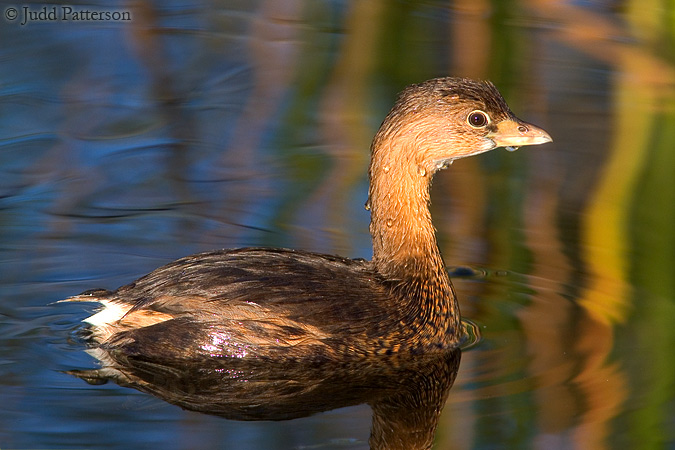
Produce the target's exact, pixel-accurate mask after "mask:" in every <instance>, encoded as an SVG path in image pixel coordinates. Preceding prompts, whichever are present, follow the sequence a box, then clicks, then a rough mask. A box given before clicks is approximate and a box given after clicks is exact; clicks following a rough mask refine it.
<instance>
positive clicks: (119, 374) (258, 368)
mask: <svg viewBox="0 0 675 450" xmlns="http://www.w3.org/2000/svg"><path fill="white" fill-rule="evenodd" d="M89 353H91V354H92V355H93V356H95V357H96V358H97V359H99V360H100V361H101V363H102V367H101V368H99V369H93V370H72V371H69V372H67V373H69V374H71V375H75V376H77V377H79V378H81V379H83V380H85V381H87V382H88V383H90V384H104V383H106V382H107V381H108V380H111V381H114V382H115V383H117V384H119V385H121V386H125V387H131V388H134V389H138V390H139V391H142V392H146V393H149V394H152V395H154V396H156V397H159V398H160V399H162V400H164V401H167V402H169V403H172V404H174V405H178V406H180V407H182V408H184V409H188V410H191V411H197V412H201V413H205V414H212V415H217V416H221V417H225V418H227V419H232V420H287V419H295V418H299V417H305V416H309V415H311V414H314V413H318V412H322V411H328V410H331V409H335V408H341V407H345V406H352V405H359V404H363V403H367V404H369V405H370V406H371V408H372V410H373V419H372V426H371V435H370V440H369V444H370V448H372V449H426V448H431V445H432V443H433V439H434V433H435V430H436V425H437V424H438V418H439V416H440V414H441V410H442V409H443V405H444V404H445V401H446V398H447V396H448V393H449V391H450V388H451V387H452V384H453V382H454V381H455V376H456V375H457V371H458V369H459V362H460V355H461V350H460V349H459V348H451V349H448V350H444V351H439V352H431V353H428V354H423V355H411V354H398V355H391V356H381V357H376V358H370V359H363V360H355V361H350V362H345V363H342V364H340V363H335V362H331V361H329V362H327V361H321V360H317V361H313V362H309V363H308V362H307V361H302V362H301V361H293V360H286V361H283V362H279V361H274V362H271V361H269V360H265V359H252V358H236V357H233V358H205V359H204V360H202V361H199V362H194V363H191V364H175V365H169V363H168V362H167V363H166V365H164V364H161V363H157V362H155V361H147V360H143V359H139V358H129V357H125V356H124V355H122V354H119V353H117V354H116V353H115V352H111V353H109V352H107V351H106V350H104V349H102V348H92V349H90V350H89Z"/></svg>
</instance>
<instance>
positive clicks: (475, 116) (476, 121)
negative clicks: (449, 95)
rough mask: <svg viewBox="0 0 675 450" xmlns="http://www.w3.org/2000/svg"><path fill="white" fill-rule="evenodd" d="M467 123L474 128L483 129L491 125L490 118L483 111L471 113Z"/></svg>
mask: <svg viewBox="0 0 675 450" xmlns="http://www.w3.org/2000/svg"><path fill="white" fill-rule="evenodd" d="M466 121H467V122H468V123H469V125H471V126H472V127H474V128H482V127H484V126H485V125H487V124H488V123H490V117H489V116H488V115H487V114H486V113H484V112H483V111H480V110H476V111H471V112H470V113H469V115H468V116H467V118H466Z"/></svg>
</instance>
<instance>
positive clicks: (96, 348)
mask: <svg viewBox="0 0 675 450" xmlns="http://www.w3.org/2000/svg"><path fill="white" fill-rule="evenodd" d="M550 140H551V139H550V137H549V136H548V135H547V134H546V133H545V132H544V131H543V130H541V129H538V128H536V127H534V126H532V125H530V124H527V123H524V122H522V121H520V120H519V119H517V118H516V117H515V116H514V115H513V113H512V112H511V111H510V109H509V108H508V106H507V105H506V103H505V101H504V99H503V98H502V97H501V95H500V94H499V92H498V91H497V89H496V88H495V87H494V86H493V85H492V84H491V83H488V82H479V81H473V80H468V79H461V78H439V79H435V80H430V81H427V82H424V83H421V84H417V85H412V86H409V87H408V88H406V89H405V90H404V91H403V92H402V93H401V95H400V96H399V99H398V100H397V102H396V104H395V105H394V107H393V109H392V111H391V112H390V113H389V114H388V115H387V117H386V118H385V120H384V122H383V124H382V126H381V127H380V130H379V131H378V133H377V135H376V136H375V138H374V141H373V145H372V148H371V164H370V169H369V176H370V190H369V198H368V208H369V209H370V211H371V226H370V231H371V234H372V237H373V260H372V261H364V260H353V259H346V258H341V257H337V256H330V255H321V254H316V253H309V252H303V251H295V250H283V249H261V248H246V249H238V250H222V251H214V252H208V253H202V254H197V255H193V256H188V257H185V258H182V259H179V260H177V261H174V262H172V263H170V264H168V265H166V266H164V267H160V268H159V269H157V270H155V271H154V272H152V273H150V274H148V275H146V276H144V277H142V278H140V279H138V280H137V281H135V282H133V283H131V284H129V285H126V286H123V287H121V288H119V289H117V290H115V291H102V290H98V291H88V292H85V293H82V294H81V295H79V296H76V297H73V298H71V299H69V300H74V301H97V302H100V303H102V304H103V305H104V306H105V307H106V308H105V310H103V311H102V312H100V313H98V314H96V315H94V316H92V317H90V318H89V319H87V321H88V322H89V323H90V325H91V326H90V343H91V346H92V350H91V351H92V353H93V354H95V356H97V357H99V358H100V359H101V360H102V361H103V365H104V368H103V369H101V371H99V372H98V373H97V374H94V373H91V372H90V373H87V374H82V373H81V374H80V375H82V376H83V377H84V378H87V379H89V381H93V380H94V378H96V376H100V377H102V378H105V377H106V376H110V377H116V380H117V381H118V382H122V383H124V382H125V380H126V382H128V383H131V381H130V380H132V379H134V377H139V373H140V374H141V375H140V377H141V378H143V376H142V374H143V373H146V374H147V373H150V372H152V371H151V370H150V368H153V367H154V368H155V369H156V370H159V371H160V372H161V371H169V372H170V371H172V370H174V371H176V370H177V371H186V370H187V371H189V370H188V369H187V368H189V367H194V368H196V369H195V370H196V373H195V374H193V375H195V376H198V373H199V372H200V371H201V372H203V373H206V372H208V373H210V374H212V375H213V374H220V375H217V376H216V379H217V380H219V381H218V382H217V383H221V384H222V383H224V382H226V381H227V380H230V381H231V380H236V379H237V377H238V376H241V377H244V378H245V379H246V380H247V381H248V383H244V384H242V385H240V386H239V389H240V390H239V391H237V394H236V396H235V397H236V401H235V399H234V398H233V397H231V398H230V399H231V404H230V405H225V403H227V402H228V400H227V398H225V396H223V398H221V399H220V401H222V403H223V404H224V406H223V408H222V411H224V412H221V413H220V414H221V415H225V416H227V417H231V418H242V419H252V418H272V419H278V418H288V417H293V416H294V415H293V414H292V413H290V412H286V413H283V414H280V413H274V414H272V413H270V412H268V413H267V415H265V413H262V412H256V413H251V412H250V407H246V406H245V402H246V398H247V396H248V398H250V399H251V401H252V402H253V403H256V402H257V403H260V402H261V401H262V400H261V399H260V395H261V394H260V392H258V391H257V390H256V389H254V388H253V386H255V387H258V388H259V387H261V386H264V385H265V382H266V381H267V382H270V383H271V381H269V380H270V379H271V378H274V377H271V378H270V373H274V372H278V371H279V370H284V371H285V373H286V374H287V375H285V376H284V377H283V379H284V380H285V381H284V382H283V383H282V385H284V386H287V387H288V386H291V385H292V384H293V379H294V377H295V380H296V381H297V380H301V379H305V380H306V379H307V377H308V375H307V373H308V370H309V368H312V369H311V370H312V371H313V372H312V375H311V376H312V377H316V378H317V379H319V378H320V377H319V376H318V375H316V374H317V373H321V372H323V371H328V372H331V373H333V374H335V373H339V374H341V376H346V375H345V374H347V373H350V370H356V368H359V369H358V370H364V367H366V366H368V367H372V364H375V362H374V361H376V360H378V358H379V361H383V360H385V359H386V358H396V357H397V355H400V356H401V357H409V356H411V355H422V354H429V353H432V352H445V351H447V350H448V349H451V348H453V347H455V346H456V345H457V344H458V341H459V339H460V337H461V336H460V335H461V329H460V316H459V310H458V306H457V301H456V298H455V294H454V292H453V289H452V285H451V282H450V279H449V277H448V274H447V272H446V270H445V267H444V264H443V260H442V258H441V255H440V252H439V250H438V247H437V245H436V239H435V234H434V228H433V225H432V223H431V216H430V213H429V209H428V204H429V198H430V197H429V188H430V183H431V178H432V176H433V174H434V173H435V172H436V171H438V170H439V169H442V168H445V167H446V166H447V165H448V164H449V163H451V162H452V161H453V160H455V159H458V158H462V157H465V156H469V155H473V154H476V153H481V152H484V151H488V150H491V149H493V148H496V147H498V146H521V145H534V144H541V143H544V142H549V141H550ZM369 361H372V363H371V362H369ZM116 364H117V365H118V366H121V365H125V367H131V368H132V369H129V371H128V372H123V370H122V369H119V368H118V370H117V372H115V373H114V372H113V368H114V366H115V365H116ZM106 368H108V369H109V370H108V372H105V369H106ZM132 372H133V373H132ZM242 373H243V374H244V375H241V374H242ZM237 374H240V375H237ZM277 377H278V376H277ZM208 380H211V381H208ZM203 381H204V382H202V383H199V382H198V383H196V386H197V387H195V385H193V386H192V387H191V388H190V391H191V393H184V394H183V397H182V400H181V401H176V400H174V402H175V403H178V404H181V405H183V406H185V407H190V406H189V401H187V400H186V398H187V397H189V396H190V395H193V396H198V395H203V394H204V393H208V392H210V389H212V388H213V386H211V385H210V383H216V382H215V381H214V380H213V379H212V378H208V377H205V378H204V380H203ZM277 381H278V380H277ZM146 382H147V380H146ZM136 383H137V384H138V381H136ZM314 385H315V386H316V383H315V384H314ZM141 388H142V389H143V387H141ZM268 388H269V386H268ZM144 390H147V391H150V392H152V389H150V388H148V387H147V386H146V387H145V388H144ZM200 390H202V391H203V392H199V391H200ZM310 390H311V389H310ZM228 392H230V394H228V395H230V396H233V395H234V394H233V393H232V391H228ZM267 392H275V391H274V390H272V391H269V390H268V391H267ZM290 392H293V389H291V390H290ZM282 397H283V398H282ZM275 402H276V403H275ZM264 403H265V407H264V408H263V410H265V411H272V410H274V411H277V410H278V409H283V407H284V405H286V406H288V405H290V404H291V403H293V404H296V403H294V402H291V401H290V400H289V397H288V396H281V395H278V396H276V397H275V396H274V395H268V396H266V397H265V399H264ZM275 405H276V406H275ZM277 406H278V408H277ZM296 406H297V404H296ZM192 409H195V408H194V407H192Z"/></svg>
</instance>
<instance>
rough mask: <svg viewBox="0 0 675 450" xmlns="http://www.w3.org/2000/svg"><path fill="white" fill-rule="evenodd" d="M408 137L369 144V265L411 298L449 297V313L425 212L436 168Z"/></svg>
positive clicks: (446, 283)
mask: <svg viewBox="0 0 675 450" xmlns="http://www.w3.org/2000/svg"><path fill="white" fill-rule="evenodd" d="M408 135H410V134H405V135H403V136H401V135H398V136H395V137H393V138H392V137H389V138H386V137H384V138H383V137H382V136H378V137H376V139H375V141H374V142H373V148H372V155H371V164H370V171H369V174H370V191H369V200H368V206H369V208H370V212H371V216H370V217H371V218H370V233H371V235H372V238H373V263H374V264H375V267H376V269H377V270H378V272H379V273H381V274H382V275H383V276H384V277H385V278H387V279H390V280H397V281H399V282H400V285H401V286H402V287H405V288H406V289H408V290H409V291H410V290H412V291H413V292H414V294H416V295H414V296H417V297H419V296H423V297H424V296H426V297H429V298H430V299H431V300H434V298H435V299H436V300H437V299H439V298H440V299H443V298H447V299H449V301H451V302H452V305H449V306H450V308H449V309H450V310H452V311H450V312H452V313H453V314H454V313H455V312H456V311H455V310H456V307H455V306H454V302H455V300H454V294H453V292H452V286H451V283H450V278H449V277H448V274H447V271H446V269H445V264H444V263H443V258H442V257H441V253H440V251H439V249H438V245H437V243H436V232H435V229H434V226H433V223H432V221H431V212H430V211H429V200H430V196H429V189H430V187H431V178H432V176H433V172H434V171H435V170H436V169H435V168H434V167H433V165H430V164H429V163H426V162H425V161H424V159H423V158H422V155H423V152H420V150H419V149H418V148H416V144H417V143H416V142H415V140H414V138H407V137H406V136H408ZM456 315H458V314H456Z"/></svg>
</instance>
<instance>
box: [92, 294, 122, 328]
mask: <svg viewBox="0 0 675 450" xmlns="http://www.w3.org/2000/svg"><path fill="white" fill-rule="evenodd" d="M96 301H97V302H99V303H100V304H101V305H103V309H101V310H100V311H98V312H97V313H96V314H94V315H92V316H89V317H87V318H86V319H84V320H83V322H86V323H88V324H90V325H91V326H93V327H105V326H110V325H112V324H114V323H115V322H117V321H118V320H120V319H121V318H122V317H124V315H125V314H126V313H127V312H128V311H129V310H130V309H131V305H127V304H124V303H116V302H111V301H110V300H100V299H99V300H96Z"/></svg>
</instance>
